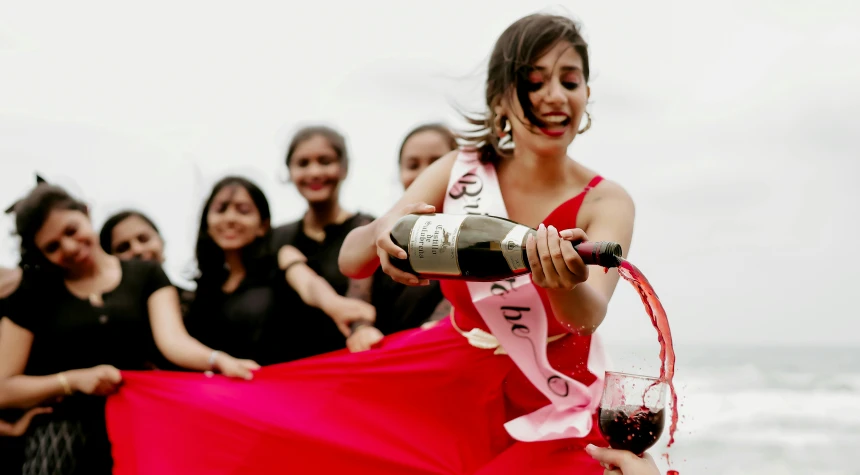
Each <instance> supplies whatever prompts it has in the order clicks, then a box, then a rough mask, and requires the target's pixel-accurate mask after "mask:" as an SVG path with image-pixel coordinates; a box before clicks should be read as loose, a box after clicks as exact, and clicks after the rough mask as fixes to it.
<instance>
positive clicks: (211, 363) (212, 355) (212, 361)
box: [209, 350, 221, 370]
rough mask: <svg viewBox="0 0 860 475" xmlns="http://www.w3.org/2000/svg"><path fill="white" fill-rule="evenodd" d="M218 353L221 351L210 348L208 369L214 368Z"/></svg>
mask: <svg viewBox="0 0 860 475" xmlns="http://www.w3.org/2000/svg"><path fill="white" fill-rule="evenodd" d="M220 353H221V352H220V351H218V350H212V353H210V354H209V369H210V370H214V369H215V362H216V361H217V360H218V355H219V354H220Z"/></svg>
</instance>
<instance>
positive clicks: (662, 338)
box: [618, 258, 678, 474]
mask: <svg viewBox="0 0 860 475" xmlns="http://www.w3.org/2000/svg"><path fill="white" fill-rule="evenodd" d="M619 261H620V264H619V265H618V274H620V275H621V277H622V278H624V280H626V281H627V282H630V283H631V284H632V285H633V287H634V288H635V289H636V291H637V292H638V293H639V297H640V298H641V299H642V303H643V304H644V305H645V311H646V312H648V316H649V317H651V323H652V324H653V325H654V328H655V329H656V330H657V339H658V341H659V342H660V381H665V382H666V383H667V384H668V385H669V390H670V392H671V396H672V419H671V424H670V426H669V443H668V444H667V445H666V448H669V447H671V446H672V444H674V443H675V429H676V428H677V426H678V395H677V394H676V393H675V384H674V383H673V381H672V378H673V377H674V376H675V349H674V347H673V346H672V332H671V331H670V330H669V320H668V319H667V318H666V311H665V310H664V309H663V305H662V304H661V303H660V298H659V297H657V293H656V292H654V288H653V287H651V284H650V283H649V282H648V279H646V278H645V275H643V274H642V272H641V271H640V270H639V269H638V268H636V266H634V265H633V264H631V263H630V262H628V261H626V260H624V259H622V258H619ZM673 472H674V473H675V474H677V472H675V471H674V470H670V472H669V473H673Z"/></svg>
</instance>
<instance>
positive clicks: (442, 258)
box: [409, 214, 468, 275]
mask: <svg viewBox="0 0 860 475" xmlns="http://www.w3.org/2000/svg"><path fill="white" fill-rule="evenodd" d="M467 217H468V215H465V214H464V215H452V214H434V215H426V216H421V217H419V218H418V219H417V220H416V221H415V226H413V227H412V233H411V234H410V235H409V263H410V264H411V265H412V268H413V269H414V270H415V272H417V273H419V274H436V275H460V264H459V263H458V262H457V236H458V235H459V233H460V225H461V224H463V221H464V220H465V219H466V218H467Z"/></svg>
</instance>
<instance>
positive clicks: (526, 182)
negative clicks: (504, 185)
mask: <svg viewBox="0 0 860 475" xmlns="http://www.w3.org/2000/svg"><path fill="white" fill-rule="evenodd" d="M571 164H572V161H571V160H570V159H569V158H567V155H566V154H561V155H559V156H546V155H538V154H536V153H534V152H533V151H531V150H525V149H514V154H513V157H510V158H503V159H502V161H501V162H500V163H499V173H500V174H504V175H505V178H506V180H505V181H508V182H510V181H514V182H516V183H519V184H522V186H523V187H525V188H531V187H540V188H541V189H546V188H554V187H557V186H564V184H565V183H567V181H568V179H569V171H570V170H569V168H568V167H570V165H571Z"/></svg>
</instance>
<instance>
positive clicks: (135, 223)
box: [111, 215, 164, 262]
mask: <svg viewBox="0 0 860 475" xmlns="http://www.w3.org/2000/svg"><path fill="white" fill-rule="evenodd" d="M111 254H113V255H115V256H117V257H119V258H120V259H122V260H130V259H141V260H145V261H156V262H164V240H162V239H161V236H159V234H158V232H157V231H156V230H155V229H153V227H152V226H150V224H149V223H147V222H146V220H144V219H143V218H141V217H140V216H137V215H131V216H129V217H128V218H125V219H124V220H122V221H120V222H119V223H117V225H116V226H114V228H113V232H112V233H111Z"/></svg>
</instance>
